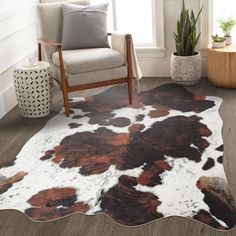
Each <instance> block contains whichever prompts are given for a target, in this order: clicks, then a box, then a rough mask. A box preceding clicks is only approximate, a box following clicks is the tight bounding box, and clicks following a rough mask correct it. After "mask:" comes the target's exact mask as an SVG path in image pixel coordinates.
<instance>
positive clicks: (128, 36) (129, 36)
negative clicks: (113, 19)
mask: <svg viewBox="0 0 236 236" xmlns="http://www.w3.org/2000/svg"><path fill="white" fill-rule="evenodd" d="M118 33H119V32H118ZM121 34H122V33H121ZM107 35H108V36H111V35H112V33H107ZM123 35H124V36H125V37H126V38H132V36H131V34H123Z"/></svg>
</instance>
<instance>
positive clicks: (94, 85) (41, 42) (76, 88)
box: [38, 33, 133, 116]
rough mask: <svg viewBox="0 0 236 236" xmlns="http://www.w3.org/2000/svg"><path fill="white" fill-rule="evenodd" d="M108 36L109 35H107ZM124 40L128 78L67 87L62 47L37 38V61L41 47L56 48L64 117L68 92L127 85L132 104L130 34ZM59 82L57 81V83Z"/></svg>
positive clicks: (66, 109) (67, 112)
mask: <svg viewBox="0 0 236 236" xmlns="http://www.w3.org/2000/svg"><path fill="white" fill-rule="evenodd" d="M108 35H109V36H110V35H111V33H108ZM125 40H126V47H127V55H126V60H127V74H128V76H127V77H126V78H119V79H112V80H106V81H98V82H92V83H87V84H81V85H74V86H69V85H68V82H67V79H66V72H65V68H64V62H63V52H62V49H63V45H62V43H59V42H55V41H51V40H49V39H44V38H39V39H38V60H39V61H42V45H43V46H46V47H57V51H58V55H59V65H60V77H61V83H60V85H61V90H62V93H63V99H64V107H65V114H66V116H69V99H68V93H70V92H76V91H80V90H85V89H91V88H98V87H104V86H108V85H114V84H121V83H127V85H128V95H129V104H132V90H133V88H132V85H133V72H132V56H131V45H132V37H131V35H130V34H126V35H125ZM57 82H59V81H57Z"/></svg>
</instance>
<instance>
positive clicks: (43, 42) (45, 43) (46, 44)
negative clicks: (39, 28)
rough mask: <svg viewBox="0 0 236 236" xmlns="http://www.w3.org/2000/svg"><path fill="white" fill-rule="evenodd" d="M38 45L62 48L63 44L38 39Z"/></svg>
mask: <svg viewBox="0 0 236 236" xmlns="http://www.w3.org/2000/svg"><path fill="white" fill-rule="evenodd" d="M38 43H39V44H42V45H45V46H54V47H62V44H61V43H59V42H55V41H52V40H49V39H44V38H38Z"/></svg>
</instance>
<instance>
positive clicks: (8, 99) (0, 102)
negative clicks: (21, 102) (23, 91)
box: [0, 83, 17, 119]
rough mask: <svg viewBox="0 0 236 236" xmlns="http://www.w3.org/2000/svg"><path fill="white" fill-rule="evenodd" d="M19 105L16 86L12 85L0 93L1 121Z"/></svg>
mask: <svg viewBox="0 0 236 236" xmlns="http://www.w3.org/2000/svg"><path fill="white" fill-rule="evenodd" d="M16 104H17V101H16V95H15V88H14V84H13V83H10V84H9V85H8V86H7V87H5V88H4V89H3V90H2V91H0V119H1V118H2V117H3V116H5V115H6V114H7V113H8V112H9V111H10V110H11V109H12V108H13V107H14V106H15V105H16Z"/></svg>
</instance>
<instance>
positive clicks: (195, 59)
mask: <svg viewBox="0 0 236 236" xmlns="http://www.w3.org/2000/svg"><path fill="white" fill-rule="evenodd" d="M202 9H203V6H202V7H201V9H200V11H199V12H198V14H197V17H195V15H194V12H193V10H191V12H190V11H189V10H188V9H186V7H185V2H184V0H183V1H182V7H181V13H180V19H179V20H178V21H177V32H176V33H173V37H174V39H175V45H176V52H175V53H173V54H172V55H171V78H172V79H173V81H174V82H175V83H179V84H183V85H192V84H196V83H197V82H198V81H199V80H200V79H201V56H200V53H199V52H196V51H195V48H196V46H197V43H198V40H199V38H200V35H201V33H199V34H198V35H197V30H196V24H197V22H198V20H199V17H200V14H201V12H202Z"/></svg>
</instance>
